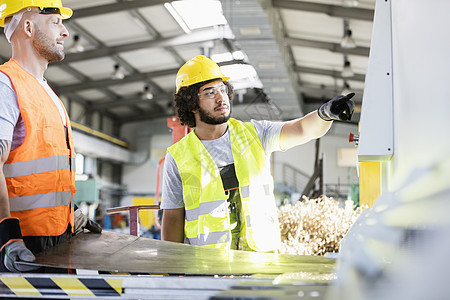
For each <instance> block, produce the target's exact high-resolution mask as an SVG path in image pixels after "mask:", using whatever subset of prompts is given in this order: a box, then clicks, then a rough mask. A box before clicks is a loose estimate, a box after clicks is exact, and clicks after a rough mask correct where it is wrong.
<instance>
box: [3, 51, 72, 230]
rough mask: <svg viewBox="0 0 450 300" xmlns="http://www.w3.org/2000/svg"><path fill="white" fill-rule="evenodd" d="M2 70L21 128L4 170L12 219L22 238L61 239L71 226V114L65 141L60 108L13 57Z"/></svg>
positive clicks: (67, 117)
mask: <svg viewBox="0 0 450 300" xmlns="http://www.w3.org/2000/svg"><path fill="white" fill-rule="evenodd" d="M0 71H2V72H3V73H5V74H6V75H7V76H8V77H9V78H10V80H11V83H12V87H13V89H14V90H15V92H16V94H17V102H18V105H19V109H20V114H21V116H22V119H23V123H24V125H25V139H24V141H23V144H22V145H20V146H19V147H17V148H16V149H14V150H11V152H10V154H9V157H8V159H7V161H6V163H5V165H4V167H3V172H4V174H5V178H6V184H7V187H8V196H9V203H10V211H11V216H12V217H17V218H18V219H19V220H20V227H21V230H22V235H23V236H58V235H61V234H63V233H64V232H65V230H66V229H67V226H68V225H69V222H70V224H72V225H73V224H74V219H73V217H74V216H73V204H72V196H73V194H74V193H75V191H76V189H75V169H74V166H75V153H74V148H73V141H72V130H71V127H70V121H69V116H68V115H67V112H66V111H64V113H65V117H66V121H67V122H66V123H67V131H68V140H69V143H67V142H66V134H65V130H64V124H63V122H62V120H61V117H60V113H59V111H58V108H57V107H56V105H55V103H54V102H53V100H52V98H51V97H50V96H49V95H48V94H47V92H46V91H45V89H44V87H43V86H42V85H41V84H40V83H39V82H38V80H37V79H36V78H35V77H33V76H32V75H31V74H30V73H28V72H27V71H25V70H24V69H23V68H22V67H21V66H20V64H19V63H18V62H17V61H16V60H14V59H11V60H10V61H8V62H6V63H5V64H3V65H1V66H0ZM68 144H69V145H68ZM69 148H70V149H69ZM72 228H73V226H72Z"/></svg>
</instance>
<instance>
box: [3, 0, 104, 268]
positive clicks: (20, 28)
mask: <svg viewBox="0 0 450 300" xmlns="http://www.w3.org/2000/svg"><path fill="white" fill-rule="evenodd" d="M71 16H72V10H71V9H70V8H66V7H63V6H62V3H61V1H60V0H0V26H3V27H4V33H5V36H6V38H7V40H8V42H10V43H11V47H12V57H11V59H10V60H9V61H8V62H6V63H4V64H3V65H1V66H0V98H1V101H0V250H1V255H2V259H1V260H0V272H8V271H9V272H26V271H36V269H37V268H36V267H34V266H30V265H27V264H26V262H33V261H34V260H35V256H34V254H36V253H39V252H41V251H44V250H45V249H47V248H50V247H53V246H55V245H57V244H59V243H61V242H63V241H65V240H67V239H69V238H70V237H71V236H72V234H73V233H77V232H81V231H82V230H84V228H87V229H89V230H91V231H94V232H98V233H99V232H101V227H99V226H98V225H97V224H95V223H93V222H92V221H91V220H88V218H87V217H86V216H85V215H84V214H82V213H81V211H80V210H79V209H74V205H73V202H72V197H73V194H74V193H75V190H76V189H75V170H74V168H73V166H74V164H75V161H74V160H75V154H74V147H73V141H72V130H71V127H70V120H69V116H68V115H67V112H66V110H65V109H64V106H63V104H62V102H61V100H60V99H59V98H58V96H57V95H56V94H55V93H54V92H53V91H52V89H51V88H50V87H49V85H48V84H47V81H46V80H45V78H44V72H45V71H46V69H47V66H48V64H49V63H51V62H56V61H60V60H62V59H63V58H64V40H65V38H66V37H68V36H69V32H68V31H67V29H66V27H65V26H64V25H63V23H62V20H63V19H67V18H70V17H71ZM23 262H25V263H23ZM40 271H42V270H40Z"/></svg>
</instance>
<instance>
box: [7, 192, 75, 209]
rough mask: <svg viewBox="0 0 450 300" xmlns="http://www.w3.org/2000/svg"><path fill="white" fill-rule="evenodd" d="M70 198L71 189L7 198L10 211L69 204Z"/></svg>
mask: <svg viewBox="0 0 450 300" xmlns="http://www.w3.org/2000/svg"><path fill="white" fill-rule="evenodd" d="M71 199H72V191H64V192H55V193H47V194H39V195H30V196H20V197H10V198H9V200H10V203H11V204H10V210H11V211H22V210H27V209H34V208H41V207H56V206H62V205H69V204H70V200H71Z"/></svg>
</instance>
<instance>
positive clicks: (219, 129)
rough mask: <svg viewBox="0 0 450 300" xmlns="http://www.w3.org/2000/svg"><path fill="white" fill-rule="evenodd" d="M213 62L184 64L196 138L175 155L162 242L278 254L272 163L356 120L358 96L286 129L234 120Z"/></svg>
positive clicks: (187, 108)
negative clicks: (273, 158)
mask: <svg viewBox="0 0 450 300" xmlns="http://www.w3.org/2000/svg"><path fill="white" fill-rule="evenodd" d="M228 79H229V78H228V77H225V76H224V75H223V74H222V72H221V70H220V68H219V66H218V65H217V64H216V63H215V62H213V61H212V60H210V59H209V58H207V57H206V56H196V57H194V58H192V59H191V60H189V61H188V62H187V63H186V64H184V65H183V66H182V67H181V68H180V70H179V71H178V74H177V77H176V94H175V97H174V105H175V109H176V112H177V114H178V117H179V118H180V121H181V122H182V123H183V124H184V125H187V126H189V127H191V128H194V130H193V131H192V132H191V133H189V134H188V135H187V136H185V137H184V138H183V139H182V140H180V141H179V142H178V143H175V144H174V145H172V146H171V147H169V149H168V152H167V154H166V159H165V168H164V176H163V188H162V201H161V208H162V209H164V214H163V220H162V239H163V240H166V241H173V242H179V243H183V242H187V243H190V244H194V245H200V246H207V247H214V248H223V249H235V250H248V251H260V252H266V251H274V250H276V249H277V248H278V247H279V245H280V231H279V225H278V216H277V209H276V203H275V199H274V195H273V179H272V176H271V174H270V169H269V167H270V155H271V153H272V152H273V151H280V150H281V151H284V150H287V149H290V148H292V147H294V146H298V145H301V144H304V143H307V142H308V141H310V140H312V139H317V138H320V137H321V136H323V135H324V134H325V133H326V132H327V131H328V129H329V128H330V126H331V124H332V123H333V122H332V121H333V120H350V119H351V116H352V114H353V107H354V102H353V100H351V98H352V97H353V95H354V94H353V93H352V94H349V95H346V96H337V97H335V98H333V99H332V100H330V101H328V102H327V103H325V104H323V105H322V106H321V107H320V108H319V109H318V110H316V111H313V112H311V113H309V114H307V115H306V116H304V117H302V118H299V119H295V120H292V121H287V122H270V121H264V120H263V121H256V120H251V122H241V121H238V120H235V119H233V118H230V114H231V100H232V98H233V87H232V85H231V84H230V83H229V82H228Z"/></svg>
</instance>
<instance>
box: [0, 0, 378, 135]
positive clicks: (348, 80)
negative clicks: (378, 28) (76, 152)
mask: <svg viewBox="0 0 450 300" xmlns="http://www.w3.org/2000/svg"><path fill="white" fill-rule="evenodd" d="M177 2H183V4H188V7H189V9H190V10H191V9H192V11H194V12H196V13H199V14H198V15H195V16H193V19H194V21H195V20H200V19H202V20H203V19H205V20H206V19H213V23H214V20H219V21H220V18H219V17H218V16H216V15H214V12H213V11H212V10H211V9H210V8H209V7H210V6H209V5H210V4H211V3H215V4H220V5H219V6H221V10H222V12H223V16H224V17H225V21H223V20H222V21H221V22H218V23H219V24H212V25H210V26H206V27H202V28H194V29H192V28H191V29H190V28H188V30H185V29H183V28H182V26H181V25H180V24H181V23H179V22H178V21H177V20H176V18H175V16H174V15H173V14H171V12H170V9H171V8H177ZM63 4H64V5H65V6H68V7H71V8H72V9H73V10H74V14H73V17H72V18H71V19H68V20H66V21H65V25H66V26H67V28H68V30H69V32H70V37H69V38H67V39H66V41H65V48H66V58H65V59H64V60H63V61H62V62H58V63H53V64H51V65H50V66H49V68H48V70H47V72H46V74H45V76H46V78H47V80H48V81H49V83H50V85H51V86H52V87H53V89H54V90H55V92H56V93H57V94H58V95H59V96H60V97H61V98H62V99H63V101H64V102H65V103H66V106H68V110H69V113H70V115H71V119H72V120H73V121H75V122H80V123H84V124H85V125H88V126H91V127H99V126H96V125H95V124H92V123H93V121H92V115H93V114H97V115H99V116H100V119H107V120H109V121H110V123H112V124H113V127H114V128H115V129H116V130H115V131H114V132H113V135H118V134H119V131H120V127H121V126H122V125H124V124H126V123H129V122H137V121H145V120H150V119H155V118H160V117H168V116H172V115H173V114H174V110H173V108H172V104H171V103H172V97H173V93H174V90H175V76H176V72H177V70H178V68H179V67H180V66H181V65H182V64H183V63H184V62H185V61H187V60H188V59H190V58H192V57H193V56H195V55H200V54H205V55H207V56H210V57H212V58H213V59H215V60H216V61H217V62H218V63H219V65H221V67H222V68H223V70H224V72H225V73H227V72H228V70H232V69H233V67H234V66H235V65H240V66H241V67H242V66H244V67H249V66H252V67H253V68H254V70H253V69H246V68H244V72H246V73H245V75H243V76H242V78H236V75H234V76H235V78H232V80H233V79H234V80H235V81H234V82H233V81H232V82H233V83H234V85H235V87H236V97H235V100H234V106H233V109H234V112H233V114H234V116H236V117H238V118H241V119H250V118H255V119H273V120H288V119H292V118H297V117H300V116H302V115H303V114H306V113H308V112H309V111H312V110H314V109H316V108H317V107H318V106H319V105H320V104H321V103H323V102H325V101H326V100H327V99H330V98H332V97H334V96H335V95H337V94H341V93H342V91H343V89H344V87H345V86H347V88H349V89H350V90H351V91H354V92H355V93H356V96H355V99H356V102H357V104H360V103H361V99H362V95H363V88H364V77H365V72H366V68H367V64H368V58H369V47H370V39H371V34H372V20H373V14H374V8H375V0H360V1H355V0H353V1H348V0H346V1H343V0H315V1H312V0H311V1H294V0H271V1H270V0H260V1H257V0H222V1H212V0H209V1H208V0H185V1H174V2H172V3H166V1H161V0H117V1H114V0H63ZM355 5H356V6H355ZM181 9H182V8H181ZM179 10H180V8H179ZM186 23H187V22H186ZM349 30H350V31H351V33H352V35H351V37H352V38H353V40H354V41H355V45H353V46H351V45H350V48H348V47H347V45H344V44H341V41H342V40H343V37H344V33H345V32H349ZM233 54H234V55H233ZM10 55H11V50H10V46H9V45H8V43H7V41H6V39H5V37H4V35H2V37H1V39H0V59H2V60H3V61H6V60H7V59H8V58H9V57H10ZM345 62H347V65H350V66H351V69H352V72H350V73H349V72H347V74H345V73H344V74H343V73H342V70H343V67H344V64H345ZM227 67H228V68H227ZM254 71H256V72H254ZM229 72H231V71H229ZM113 74H115V76H113ZM233 74H235V73H233ZM241 79H242V80H241ZM75 106H77V107H80V109H79V110H78V111H77V112H76V113H75V110H74V109H73V107H75ZM359 107H360V106H359ZM357 111H358V106H357ZM358 119H359V114H358V113H356V114H355V118H354V122H356V121H358ZM100 127H101V126H100ZM100 129H101V128H100Z"/></svg>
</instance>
